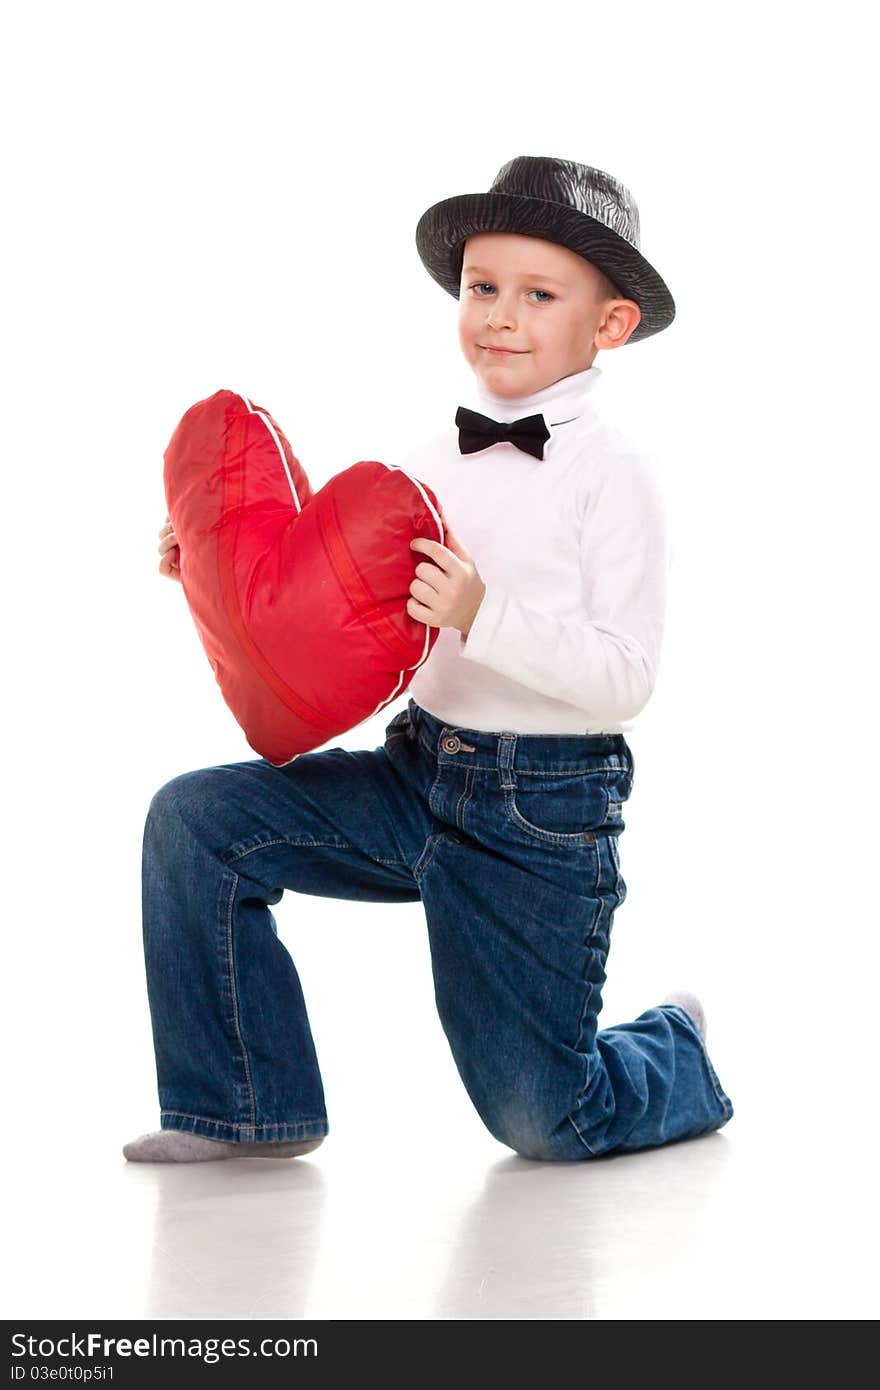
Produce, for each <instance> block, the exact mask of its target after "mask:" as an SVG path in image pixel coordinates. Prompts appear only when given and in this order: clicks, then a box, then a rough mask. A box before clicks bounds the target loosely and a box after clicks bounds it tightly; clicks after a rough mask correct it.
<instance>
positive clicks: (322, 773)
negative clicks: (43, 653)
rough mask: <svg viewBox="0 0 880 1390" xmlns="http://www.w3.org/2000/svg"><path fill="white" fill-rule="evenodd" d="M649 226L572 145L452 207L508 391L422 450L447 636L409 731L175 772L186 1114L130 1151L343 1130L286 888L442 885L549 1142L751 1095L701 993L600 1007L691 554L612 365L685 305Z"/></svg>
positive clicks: (499, 1057) (167, 1041) (493, 1057)
mask: <svg viewBox="0 0 880 1390" xmlns="http://www.w3.org/2000/svg"><path fill="white" fill-rule="evenodd" d="M638 240H639V224H638V211H637V208H636V205H635V203H634V201H633V199H632V197H631V195H630V194H629V192H628V190H627V189H625V188H624V187H623V186H622V185H621V184H620V183H619V182H618V181H617V180H616V179H614V178H612V177H611V176H610V175H608V174H605V173H603V172H602V171H600V170H597V169H592V168H590V167H589V166H586V165H581V164H575V163H573V162H572V161H567V160H560V159H552V158H541V157H526V156H521V157H519V158H517V159H514V160H511V161H510V162H509V163H508V164H506V165H505V166H504V167H503V168H502V169H501V171H500V172H499V174H498V176H497V178H496V180H495V182H494V184H493V185H492V188H491V189H490V191H489V192H488V193H484V194H467V195H463V196H462V197H459V198H451V199H447V200H446V201H445V202H442V203H438V204H436V205H435V206H434V207H432V208H430V209H429V210H428V211H427V212H426V213H425V214H424V215H423V217H422V218H421V220H420V222H419V224H418V228H417V232H416V243H417V247H418V250H419V254H420V256H421V258H422V260H423V262H424V264H425V266H426V268H427V269H428V271H429V273H430V274H431V275H432V276H433V278H434V279H435V280H436V281H437V282H438V283H439V284H441V285H442V286H443V287H444V288H445V289H446V290H447V291H448V292H449V293H450V294H453V295H455V296H456V298H458V299H459V304H460V310H459V340H460V344H461V348H462V351H463V353H464V356H465V358H466V360H467V362H468V363H469V365H470V366H471V367H472V369H473V371H474V374H475V379H476V392H475V401H476V403H477V406H478V407H479V408H478V409H476V410H472V409H471V408H470V407H467V406H461V407H459V410H458V412H457V413H456V415H455V426H456V427H457V428H455V427H453V426H452V425H451V422H450V428H449V429H448V430H446V431H444V432H443V433H442V434H441V435H440V436H438V437H437V438H436V439H432V440H430V441H429V442H428V443H427V444H425V445H423V446H421V448H419V449H417V450H415V451H414V453H413V454H411V455H410V456H409V458H408V459H407V463H406V466H407V471H408V472H410V473H411V474H413V476H415V477H418V478H419V479H421V480H422V481H424V482H426V483H427V484H428V485H429V486H430V487H432V488H433V489H434V490H435V492H436V494H437V496H438V497H439V498H440V500H441V503H442V506H443V510H444V514H445V516H446V518H447V521H448V522H449V530H448V532H447V544H446V545H441V544H439V543H438V542H436V541H431V540H427V539H419V540H415V541H413V542H412V547H413V551H414V552H415V559H416V561H417V563H416V565H415V574H414V578H413V582H412V585H411V588H410V597H409V599H408V601H407V608H408V611H409V612H410V614H411V615H412V616H413V617H414V618H416V619H418V620H420V621H422V622H425V623H428V624H430V625H431V626H433V627H437V628H439V629H440V631H439V634H438V638H437V641H436V643H435V646H434V648H433V650H432V652H431V655H430V657H429V658H428V660H427V661H426V662H425V664H424V665H423V666H422V667H420V668H419V670H418V671H417V673H416V675H415V677H414V679H413V680H412V682H411V684H410V699H409V702H408V705H407V708H406V709H404V710H402V711H401V712H399V713H398V714H397V715H396V716H395V718H394V719H392V720H391V722H390V724H389V725H388V726H387V729H386V737H385V743H384V746H382V747H380V748H376V749H374V750H372V751H367V750H364V751H359V752H350V751H347V750H345V749H342V748H339V747H336V748H330V749H325V750H324V751H318V752H314V753H309V754H305V755H301V756H300V757H299V758H297V759H296V760H295V761H294V762H293V763H290V764H287V765H285V766H283V767H280V768H275V767H273V766H272V765H271V764H269V763H268V762H266V761H265V760H264V759H262V758H260V759H256V760H251V761H248V762H243V763H231V764H226V765H224V766H219V767H213V768H207V769H204V770H202V771H197V772H191V773H187V774H184V775H182V776H180V777H176V778H174V779H173V780H172V781H171V782H169V783H167V784H166V785H165V786H164V787H162V788H161V789H160V790H159V791H158V792H157V793H156V795H155V796H154V798H153V800H152V802H151V805H150V809H149V814H148V817H147V822H146V827H145V831H144V858H143V907H144V948H145V959H146V967H147V983H148V992H149V999H150V1008H151V1013H152V1024H153V1040H154V1046H155V1051H156V1065H157V1075H158V1082H159V1098H160V1104H161V1107H162V1111H161V1125H162V1128H161V1129H160V1130H159V1131H157V1132H154V1133H153V1134H147V1135H143V1136H142V1137H141V1138H140V1139H138V1140H135V1141H133V1142H132V1143H130V1144H127V1145H126V1146H125V1148H124V1149H123V1152H124V1154H125V1156H126V1157H127V1158H129V1159H133V1160H138V1161H145V1160H146V1161H165V1162H175V1161H183V1162H193V1161H199V1160H204V1159H215V1158H227V1157H238V1156H254V1157H279V1156H286V1155H290V1156H293V1155H295V1154H301V1153H307V1152H309V1151H310V1150H312V1149H314V1148H316V1147H317V1146H318V1145H319V1144H320V1143H321V1142H322V1140H323V1138H324V1136H325V1135H326V1134H327V1133H328V1128H329V1127H328V1123H327V1116H326V1110H325V1106H324V1094H323V1088H322V1083H321V1078H320V1072H319V1069H318V1062H317V1057H316V1055H315V1049H314V1044H313V1041H312V1036H311V1031H310V1028H309V1023H308V1017H307V1013H306V1007H305V1002H304V1000H303V996H302V991H301V988H300V983H299V978H298V976H297V973H296V969H295V967H294V965H293V962H292V960H291V958H290V956H289V954H288V952H287V950H286V948H285V947H284V946H283V945H282V943H281V942H280V941H279V940H278V937H277V934H276V931H275V924H274V920H273V917H272V914H271V912H270V911H269V905H270V904H274V903H277V902H279V901H280V899H281V897H282V894H283V891H284V889H285V888H290V889H293V890H296V891H298V892H300V893H303V894H313V893H317V894H322V895H325V896H330V897H339V898H351V899H359V900H369V901H379V902H415V901H421V902H422V903H423V905H424V908H425V914H426V920H427V925H428V932H429V940H430V947H431V960H432V969H433V975H434V985H435V997H436V1001H437V1008H438V1012H439V1015H440V1019H441V1022H442V1025H443V1028H444V1031H445V1033H446V1036H447V1038H448V1041H449V1044H450V1047H451V1049H452V1053H453V1056H454V1059H455V1062H456V1065H457V1067H458V1070H459V1074H460V1075H461V1078H462V1081H463V1082H464V1085H465V1086H466V1088H467V1090H468V1094H469V1095H470V1097H471V1100H472V1101H473V1104H474V1106H475V1107H476V1109H477V1111H478V1113H479V1114H480V1116H481V1118H482V1119H483V1122H484V1123H485V1125H486V1126H487V1128H488V1129H489V1130H490V1132H491V1133H492V1134H493V1135H494V1136H495V1137H496V1138H497V1139H499V1140H500V1141H501V1142H502V1143H504V1144H506V1145H508V1146H509V1147H510V1148H512V1149H514V1150H515V1151H516V1152H517V1153H519V1154H521V1155H522V1156H523V1157H525V1158H532V1159H540V1160H559V1161H566V1160H580V1159H587V1158H592V1157H594V1156H596V1155H599V1154H604V1153H609V1152H622V1151H626V1150H634V1149H639V1148H648V1147H652V1146H656V1145H658V1144H664V1143H668V1142H671V1141H674V1140H678V1139H683V1138H690V1137H694V1136H696V1135H700V1134H704V1133H707V1132H709V1131H711V1130H715V1129H719V1128H720V1127H721V1126H722V1125H724V1124H726V1123H727V1121H728V1120H729V1119H730V1117H731V1116H732V1114H733V1106H732V1104H731V1102H730V1100H729V1098H728V1097H727V1096H726V1095H725V1093H724V1091H723V1090H722V1088H721V1085H720V1083H719V1080H718V1077H717V1076H716V1074H715V1071H714V1069H713V1067H712V1064H711V1062H710V1060H709V1056H708V1053H707V1051H706V1045H705V1021H704V1018H703V1011H702V1008H701V1006H700V1003H699V1001H698V1000H697V999H696V998H695V996H693V995H691V994H687V993H684V992H679V993H676V994H672V995H668V996H667V997H666V999H664V1000H663V1001H662V1003H661V1004H659V1005H657V1006H655V1007H653V1008H649V1009H648V1010H647V1011H646V1012H644V1013H643V1014H641V1015H640V1016H639V1017H638V1018H637V1019H636V1020H635V1021H634V1022H632V1023H626V1024H621V1025H618V1026H616V1027H612V1028H606V1029H604V1030H602V1031H598V1013H599V1011H600V1009H601V1007H602V1004H601V996H600V991H601V987H602V985H603V983H604V981H605V978H606V977H605V969H604V967H605V961H606V958H607V953H608V949H609V940H610V932H611V925H612V921H613V916H614V912H615V909H616V908H617V907H618V906H619V904H620V903H621V902H622V901H623V899H624V897H625V895H626V885H625V883H624V880H623V878H622V876H621V872H620V864H619V859H618V852H617V841H618V837H619V835H620V834H621V832H622V831H623V829H624V822H623V819H622V816H621V811H622V807H623V803H624V802H625V801H626V800H627V798H628V796H629V794H630V791H631V789H632V781H633V770H634V765H633V758H632V753H631V751H630V749H629V747H628V745H627V743H626V740H625V738H624V731H625V730H628V729H630V728H632V723H633V720H634V717H635V715H636V714H638V712H639V711H640V710H641V709H642V708H643V707H644V706H645V704H646V703H647V700H648V698H649V697H650V694H651V691H652V689H653V686H654V683H655V680H656V674H657V665H658V661H659V655H660V648H661V642H662V635H663V623H664V604H665V593H666V572H667V566H668V552H667V533H666V521H665V513H664V508H663V502H662V497H661V495H660V491H659V488H658V485H657V482H656V480H655V477H654V473H653V468H652V465H651V462H650V460H649V458H646V457H645V456H644V455H643V454H642V453H641V452H640V451H639V450H638V449H636V448H634V446H633V445H632V444H631V442H630V441H629V440H628V439H627V437H626V436H625V435H623V434H622V433H621V432H620V431H619V430H617V429H616V428H614V427H613V426H612V425H611V424H610V423H609V422H608V421H607V420H606V419H605V418H604V417H603V409H602V397H601V391H600V387H599V377H600V376H601V372H600V369H599V368H597V367H595V366H594V365H593V362H594V358H595V356H596V354H597V352H599V351H612V350H614V349H616V348H619V347H622V346H624V345H625V344H626V343H628V342H630V343H631V342H634V341H637V340H638V339H639V338H642V337H647V336H649V335H650V334H651V333H656V332H659V331H660V330H662V329H663V328H665V327H667V326H668V324H669V323H671V321H672V318H673V316H674V313H675V306H674V303H673V301H672V298H671V296H670V294H669V291H668V290H667V288H666V286H665V284H664V283H663V281H662V280H661V279H660V277H659V275H658V274H657V272H656V271H655V270H654V269H653V267H652V266H650V264H649V263H648V262H647V261H646V260H645V259H644V258H643V257H642V256H641V254H640V252H639V251H638V249H637V247H638ZM459 524H460V525H461V527H462V531H463V532H464V533H466V535H467V545H465V544H464V542H463V541H462V540H461V539H460V537H459V534H458V528H459ZM160 535H161V543H160V547H159V549H160V553H161V554H162V557H163V558H162V562H161V565H160V568H161V569H162V570H163V572H164V573H169V574H173V573H174V572H175V563H176V562H175V540H174V535H173V532H172V531H171V530H170V526H166V527H164V528H163V530H162V532H161V533H160Z"/></svg>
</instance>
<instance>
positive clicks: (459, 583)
mask: <svg viewBox="0 0 880 1390" xmlns="http://www.w3.org/2000/svg"><path fill="white" fill-rule="evenodd" d="M446 541H447V544H446V545H441V544H440V542H439V541H431V540H428V539H427V537H426V536H417V537H416V538H415V540H412V541H410V547H411V549H413V550H419V551H421V552H422V554H423V555H426V556H427V557H428V559H427V560H425V561H423V562H422V563H421V564H418V565H416V578H415V579H414V580H413V582H412V583H411V584H410V586H409V591H410V597H409V598H408V599H407V601H406V611H407V613H409V615H410V617H411V618H417V619H418V620H419V622H420V623H426V624H427V626H428V627H455V628H458V631H459V632H460V633H462V634H463V635H464V636H465V637H467V635H468V633H469V632H470V629H471V623H472V622H473V621H474V618H475V617H476V616H477V609H478V608H479V606H480V604H481V603H482V602H483V595H484V594H485V592H486V586H485V584H484V583H483V581H482V579H481V578H480V576H479V574H478V573H477V567H476V565H475V564H474V562H473V560H472V559H471V557H470V555H469V553H468V551H467V550H466V549H465V547H464V546H463V545H462V543H461V541H460V540H459V539H458V536H457V535H456V534H455V532H454V531H453V530H452V528H451V527H450V526H449V525H448V523H447V526H446Z"/></svg>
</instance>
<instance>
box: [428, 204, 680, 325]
mask: <svg viewBox="0 0 880 1390" xmlns="http://www.w3.org/2000/svg"><path fill="white" fill-rule="evenodd" d="M478 232H516V233H518V234H519V235H520V236H533V237H540V238H541V239H543V240H545V241H554V242H557V243H560V244H561V245H563V246H567V247H568V249H569V250H570V251H574V252H575V254H576V255H579V256H583V257H584V258H585V259H586V260H588V261H591V262H592V263H593V264H594V265H596V266H598V267H599V269H600V270H603V271H604V272H605V274H606V275H609V276H610V277H611V279H612V280H613V281H614V283H615V284H616V285H617V287H618V288H619V290H620V292H621V295H623V296H624V298H626V299H634V300H635V301H636V303H637V304H638V306H639V309H640V310H641V314H642V317H641V319H640V321H639V323H638V324H637V326H636V328H635V329H634V330H633V332H632V333H631V334H630V336H629V338H628V339H627V343H635V342H638V341H639V340H640V339H642V338H648V337H650V336H651V335H652V334H653V333H659V332H660V331H661V330H662V329H664V328H668V326H669V324H670V323H672V320H673V319H674V318H675V301H674V300H673V298H672V295H671V294H670V292H669V290H668V288H667V286H666V284H665V283H664V281H663V280H662V279H661V278H660V276H659V275H658V274H657V272H656V270H655V269H654V267H653V266H652V265H651V264H650V262H649V261H646V260H645V258H644V256H643V255H642V254H641V252H639V251H637V250H636V249H635V247H634V246H632V245H631V243H630V242H628V241H627V240H626V239H625V238H624V237H622V236H619V235H618V234H617V232H615V231H612V229H611V228H610V227H607V226H606V225H605V223H604V222H599V221H597V220H596V218H595V217H590V216H589V214H588V213H584V212H578V210H577V209H576V208H571V207H568V206H566V205H565V204H563V203H553V202H551V201H550V200H549V199H545V198H530V197H528V196H527V195H526V194H519V193H462V194H459V195H458V196H457V197H455V198H444V199H443V201H442V202H439V203H435V204H434V205H433V207H430V208H428V210H427V211H426V212H424V213H423V214H422V216H421V217H420V218H419V222H418V225H417V227H416V248H417V250H418V253H419V256H420V257H421V260H422V263H423V265H424V266H425V269H426V270H427V271H428V274H429V275H430V276H431V277H432V279H434V280H436V281H437V284H438V285H441V286H442V288H443V289H444V290H446V291H447V293H449V294H451V295H453V296H454V298H456V299H458V297H459V294H460V292H461V271H462V265H463V262H464V244H465V242H466V241H467V239H468V237H469V236H475V235H476V234H477V233H478Z"/></svg>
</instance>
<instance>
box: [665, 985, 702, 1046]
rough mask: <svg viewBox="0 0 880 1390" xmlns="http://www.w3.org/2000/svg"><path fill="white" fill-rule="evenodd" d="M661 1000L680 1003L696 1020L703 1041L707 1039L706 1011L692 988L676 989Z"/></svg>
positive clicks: (667, 1002) (668, 1002)
mask: <svg viewBox="0 0 880 1390" xmlns="http://www.w3.org/2000/svg"><path fill="white" fill-rule="evenodd" d="M660 1002H661V1003H662V1004H678V1005H680V1007H681V1008H682V1009H684V1011H685V1013H686V1014H690V1016H691V1018H692V1019H693V1020H694V1023H695V1024H696V1025H697V1031H698V1032H699V1034H700V1037H701V1038H702V1039H703V1042H705V1041H706V1012H705V1010H704V1008H703V1006H702V1004H701V1003H700V1001H699V999H698V998H697V996H696V995H695V994H691V992H690V990H687V989H676V990H674V991H673V992H672V994H667V996H666V998H665V999H662V1000H661V1001H660Z"/></svg>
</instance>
